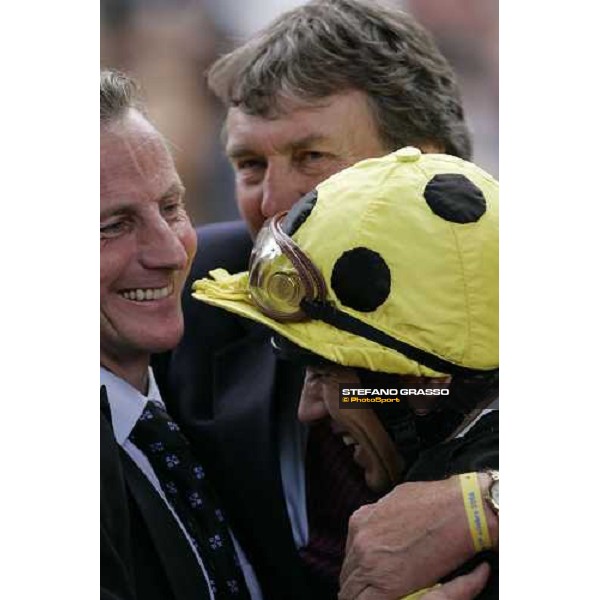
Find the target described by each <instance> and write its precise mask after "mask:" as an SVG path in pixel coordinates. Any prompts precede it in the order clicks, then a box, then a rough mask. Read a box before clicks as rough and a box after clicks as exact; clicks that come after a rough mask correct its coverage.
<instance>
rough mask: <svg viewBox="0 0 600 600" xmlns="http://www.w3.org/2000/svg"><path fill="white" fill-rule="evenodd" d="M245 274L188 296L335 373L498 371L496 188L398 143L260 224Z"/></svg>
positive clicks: (216, 277) (218, 278) (454, 161)
mask: <svg viewBox="0 0 600 600" xmlns="http://www.w3.org/2000/svg"><path fill="white" fill-rule="evenodd" d="M269 231H271V232H272V233H273V237H269ZM277 232H279V233H277ZM286 234H287V235H288V236H289V242H290V244H287V243H286V242H285V236H286ZM282 236H283V242H282V241H281V239H282ZM278 240H279V241H278ZM282 244H283V245H284V246H285V245H288V246H289V245H291V246H292V256H290V252H289V251H287V250H286V251H281V248H279V247H278V246H279V245H282ZM293 247H296V249H297V251H298V253H299V254H300V256H301V258H300V259H298V258H297V257H296V258H294V255H293V254H294V252H293ZM302 257H304V258H302ZM298 260H300V262H301V263H302V262H303V261H304V262H306V261H307V262H309V263H312V265H309V266H310V267H311V269H312V270H316V271H317V272H318V274H319V275H318V279H319V280H320V283H319V285H316V284H315V285H312V284H311V281H310V280H311V278H312V279H314V277H313V276H312V275H311V272H312V271H311V269H309V270H308V273H306V272H304V271H305V269H303V268H302V265H300V267H299V266H298V264H297V263H298ZM257 265H258V266H257ZM265 265H266V266H265ZM251 270H252V275H251V277H250V278H249V274H248V272H244V273H238V274H237V275H229V274H228V273H227V272H226V271H224V270H222V269H219V270H216V271H213V272H211V276H212V277H213V279H203V280H200V281H196V282H195V283H194V285H193V296H194V297H195V298H197V299H198V300H201V301H203V302H207V303H209V304H212V305H215V306H220V307H222V308H224V309H226V310H228V311H230V312H233V313H236V314H238V315H241V316H243V317H247V318H250V319H253V320H255V321H258V322H260V323H263V324H265V325H266V326H268V327H270V328H271V329H272V330H273V331H275V332H277V333H279V334H280V335H282V336H283V337H285V338H287V339H288V340H290V341H291V342H293V343H294V344H296V345H298V346H300V347H301V348H303V349H306V350H309V351H310V352H313V353H315V354H318V355H320V356H322V357H324V358H325V359H327V360H330V361H332V362H335V363H337V364H341V365H345V366H351V367H362V368H365V369H368V370H371V371H382V372H389V373H398V374H406V375H418V376H436V375H439V374H441V373H455V374H459V373H460V374H476V373H485V372H489V371H494V370H496V369H497V368H498V362H499V360H498V182H497V181H496V180H495V179H494V178H493V177H491V176H490V175H488V174H487V173H486V172H485V171H483V170H482V169H480V168H479V167H477V166H476V165H474V164H472V163H469V162H467V161H464V160H461V159H459V158H456V157H453V156H447V155H443V154H422V153H421V152H420V151H419V150H418V149H416V148H412V147H406V148H402V149H401V150H398V151H396V152H393V153H392V154H389V155H387V156H384V157H382V158H375V159H369V160H364V161H361V162H359V163H357V164H356V165H354V166H352V167H350V168H348V169H345V170H344V171H341V172H339V173H337V174H336V175H333V176H332V177H330V178H329V179H327V180H326V181H324V182H323V183H321V184H320V185H318V186H317V188H316V190H315V191H313V192H312V193H311V194H308V195H307V196H305V197H304V198H303V199H302V200H300V201H299V202H298V203H297V204H296V205H295V206H294V207H293V208H292V210H291V211H290V212H289V213H288V214H287V215H286V216H285V217H284V218H283V217H280V218H279V219H276V220H275V221H274V222H271V223H269V224H267V226H266V227H265V229H264V232H262V233H261V234H259V237H258V238H257V240H256V244H255V250H254V252H253V257H252V259H251ZM282 284H283V285H282ZM317 288H319V289H318V290H317ZM321 288H322V289H321ZM315 290H317V291H315ZM278 295H279V298H278V297H277V296H278ZM270 296H273V297H274V298H275V300H277V302H275V303H274V305H273V306H275V309H273V310H271V309H270V308H269V306H268V304H269V303H268V298H269V297H270ZM265 298H267V300H266V301H265ZM278 302H279V304H278ZM286 302H287V303H288V305H289V306H291V308H290V316H289V318H288V317H287V316H286V313H285V310H284V311H282V310H279V308H278V307H280V306H284V305H285V304H286ZM299 314H300V316H298V315H299Z"/></svg>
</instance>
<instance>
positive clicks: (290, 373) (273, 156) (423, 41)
mask: <svg viewBox="0 0 600 600" xmlns="http://www.w3.org/2000/svg"><path fill="white" fill-rule="evenodd" d="M209 84H210V86H211V87H212V89H213V90H214V91H215V93H216V94H217V95H218V96H219V97H220V98H221V100H222V101H223V102H224V104H225V105H226V106H227V108H228V113H227V121H226V125H225V137H226V151H227V154H228V156H229V158H230V160H231V163H232V166H233V169H234V172H235V179H236V195H237V201H238V206H239V209H240V212H241V214H242V216H243V217H244V220H245V222H246V226H247V228H248V230H249V231H250V235H251V236H255V235H256V233H257V232H258V230H259V229H260V227H261V226H262V224H263V222H264V221H265V220H266V219H268V218H270V217H273V216H274V215H276V214H277V213H279V212H281V211H285V210H288V209H289V208H290V207H291V206H292V205H293V204H294V203H295V202H296V201H297V200H298V199H299V198H301V197H302V196H304V195H305V194H307V193H308V192H310V191H311V190H312V189H313V188H314V187H315V186H316V185H317V184H318V183H320V182H321V181H323V180H324V179H326V178H327V177H329V176H330V175H332V174H334V173H336V172H337V171H339V170H341V169H343V168H345V167H348V166H350V165H352V164H354V163H355V162H357V161H359V160H362V159H365V158H369V157H376V156H382V155H384V154H387V153H388V152H390V151H392V150H395V149H397V148H400V147H403V146H408V145H412V146H416V147H418V148H420V149H421V150H422V151H424V152H446V153H449V154H454V155H457V156H460V157H462V158H467V159H468V158H470V153H471V143H470V138H469V134H468V132H467V128H466V125H465V121H464V116H463V111H462V104H461V99H460V95H459V92H458V87H457V84H456V78H455V76H454V73H453V72H452V69H451V68H450V66H449V65H448V63H447V61H446V60H445V59H444V58H443V57H442V56H441V54H440V53H439V51H438V50H437V48H436V47H435V45H434V43H433V42H432V40H431V38H430V36H429V35H428V34H427V33H426V32H425V31H424V30H423V29H422V28H421V27H420V26H418V25H417V24H416V23H415V22H414V21H413V19H412V18H410V17H409V16H408V15H406V14H405V13H403V12H401V11H398V10H394V9H391V8H385V7H383V6H381V5H379V4H378V3H377V2H373V1H369V2H367V1H364V0H313V1H312V2H309V3H307V4H306V5H304V6H301V7H299V8H297V9H294V10H292V11H289V12H288V13H286V14H284V15H282V16H281V17H280V18H279V19H277V20H276V21H274V22H273V23H272V24H271V25H270V26H269V27H267V28H266V29H265V30H264V31H263V32H262V33H260V34H258V35H257V36H256V37H254V38H253V39H251V40H249V41H248V42H247V43H246V44H244V45H243V46H241V47H240V48H238V49H237V50H235V51H234V52H232V53H230V54H228V55H226V56H224V57H222V58H221V59H220V60H219V61H217V63H216V64H215V65H214V66H213V68H212V69H211V71H210V73H209ZM348 227H352V223H348ZM199 236H200V239H201V243H202V245H203V252H202V253H200V255H199V257H198V259H197V260H196V261H195V263H194V265H193V266H192V272H191V276H190V280H191V281H193V280H195V279H200V278H202V277H204V276H205V275H206V274H207V273H208V271H210V270H211V269H214V268H216V267H224V268H226V269H227V270H228V271H230V272H238V271H243V270H245V269H246V268H247V261H248V256H249V253H250V249H251V246H252V243H251V239H250V238H249V237H248V234H247V231H246V230H245V228H244V227H243V225H241V224H239V223H238V224H217V225H213V226H208V227H204V228H201V229H200V231H199ZM183 307H184V313H185V317H186V331H185V334H184V337H183V340H182V343H181V344H180V345H179V346H178V347H177V348H176V349H175V350H174V352H173V353H172V355H171V357H170V359H169V362H168V364H167V363H166V362H163V363H161V364H160V365H159V364H157V368H160V369H161V374H162V377H163V379H164V380H165V389H167V387H168V388H170V394H171V398H172V403H171V404H170V406H171V407H172V412H173V414H175V415H176V416H177V417H178V418H179V419H180V420H181V422H183V423H185V424H186V426H187V427H188V431H189V432H190V435H193V436H194V439H195V440H197V442H198V444H199V445H201V446H202V445H206V447H207V448H210V449H211V454H210V459H211V461H212V464H213V467H214V468H213V470H214V471H215V472H217V473H218V474H219V475H220V477H219V479H218V481H217V483H218V486H219V489H221V490H223V494H224V501H225V502H227V501H228V499H234V498H236V497H237V498H239V497H243V498H244V499H245V501H244V502H243V503H242V502H235V503H230V504H227V505H226V508H227V509H228V512H229V514H230V517H231V519H232V521H233V522H234V525H236V526H237V527H240V530H244V531H245V532H247V539H249V540H260V543H255V542H251V548H249V552H251V555H252V557H253V559H254V558H256V562H255V563H254V564H255V566H256V568H257V571H258V572H259V577H260V574H261V572H262V573H263V574H268V575H269V576H270V580H271V582H272V585H273V589H277V590H278V591H279V595H277V596H274V597H278V598H298V599H300V598H318V597H320V596H319V591H318V590H316V589H315V587H314V578H313V577H312V575H311V566H310V565H309V564H308V563H307V561H306V560H302V559H301V558H300V554H299V552H298V550H299V549H302V548H306V547H307V546H308V545H310V542H311V533H312V532H311V520H312V519H311V517H312V515H311V514H307V510H306V504H305V495H306V494H305V492H306V485H307V483H306V482H307V481H310V480H315V479H317V478H321V479H323V478H325V479H326V478H327V477H328V474H327V473H326V472H322V473H315V472H305V468H304V456H305V453H306V451H307V446H308V448H309V450H310V451H314V448H313V447H312V446H313V445H314V444H315V443H321V442H319V441H316V440H314V439H311V436H310V434H308V432H307V430H306V429H305V428H303V427H302V426H301V425H299V424H298V423H297V421H296V418H295V412H296V404H297V400H298V398H299V392H300V389H301V386H302V380H303V372H302V370H301V369H298V368H297V367H294V366H292V365H290V364H288V363H285V362H282V361H279V360H277V359H276V358H275V357H274V355H273V353H272V349H271V345H270V334H269V332H268V331H267V330H265V329H264V328H262V327H260V326H258V325H256V324H249V323H247V322H244V321H243V320H241V319H237V318H236V317H233V316H231V315H227V314H225V313H224V312H222V311H220V310H218V309H215V308H212V307H210V306H205V305H202V304H200V303H198V302H195V301H194V300H192V299H191V298H190V297H189V294H188V293H187V290H186V293H184V299H183ZM167 382H168V386H167V385H166V383H167ZM320 450H323V451H325V449H317V452H318V451H320ZM315 468H317V469H318V468H319V465H316V467H315ZM323 468H325V467H324V466H323ZM490 484H491V481H490V479H489V476H488V475H486V474H481V475H480V486H481V488H482V490H483V492H484V493H486V492H487V488H488V487H489V486H490ZM324 501H327V499H324ZM359 506H360V503H357V504H356V508H358V507H359ZM489 518H490V520H492V521H493V525H494V530H495V525H496V523H497V521H494V520H495V519H496V520H497V517H496V515H495V514H491V515H490V517H489ZM474 554H475V551H474V547H473V542H472V539H471V536H470V533H469V530H468V526H467V521H466V518H465V511H464V506H463V500H462V495H461V491H460V486H459V483H458V481H457V479H456V478H451V479H447V480H444V481H437V482H431V483H411V484H407V485H401V486H399V487H397V488H396V489H395V490H393V491H392V492H390V493H389V494H388V495H387V496H386V497H384V498H383V499H382V500H380V501H379V502H377V503H375V504H368V505H366V506H363V507H362V508H360V509H359V510H358V511H357V512H356V513H355V514H354V516H353V517H352V518H351V520H350V523H349V532H348V543H347V547H346V561H345V563H344V567H343V569H342V572H341V592H340V598H343V599H344V600H347V599H350V598H360V599H362V600H365V599H367V598H369V599H371V600H375V599H377V600H379V599H386V600H387V599H389V600H392V599H395V598H397V597H399V596H401V595H403V594H405V593H407V592H408V591H410V590H414V589H417V588H420V587H424V586H426V585H429V584H432V583H434V582H436V581H438V580H439V579H440V578H441V577H443V576H444V575H446V574H448V573H449V572H451V571H452V570H453V569H455V568H456V567H458V566H459V565H460V564H462V563H463V562H465V560H466V559H467V558H469V557H470V556H472V555H474ZM323 560H324V561H327V560H328V559H327V556H324V557H323ZM313 564H314V561H313ZM436 593H437V592H436ZM441 593H443V592H441ZM472 593H473V594H474V593H475V592H472ZM457 597H458V596H457ZM460 597H461V598H462V597H465V598H467V597H472V596H460Z"/></svg>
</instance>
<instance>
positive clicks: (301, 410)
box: [298, 390, 329, 423]
mask: <svg viewBox="0 0 600 600" xmlns="http://www.w3.org/2000/svg"><path fill="white" fill-rule="evenodd" d="M327 415H329V411H328V410H327V406H326V405H325V402H324V401H323V400H322V398H320V397H315V396H314V395H313V394H308V393H306V392H305V390H303V392H302V395H301V396H300V402H299V403H298V420H299V421H300V422H302V423H313V422H314V421H320V420H321V419H324V418H325V417H326V416H327Z"/></svg>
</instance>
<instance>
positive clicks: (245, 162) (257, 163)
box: [234, 158, 265, 171]
mask: <svg viewBox="0 0 600 600" xmlns="http://www.w3.org/2000/svg"><path fill="white" fill-rule="evenodd" d="M234 166H235V168H236V170H238V171H256V170H258V169H262V168H264V166H265V163H264V161H262V160H260V159H258V158H244V159H240V160H237V161H235V163H234Z"/></svg>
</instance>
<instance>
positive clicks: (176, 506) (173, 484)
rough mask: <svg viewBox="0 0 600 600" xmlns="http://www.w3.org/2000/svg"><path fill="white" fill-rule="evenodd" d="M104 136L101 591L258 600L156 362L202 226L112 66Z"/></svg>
mask: <svg viewBox="0 0 600 600" xmlns="http://www.w3.org/2000/svg"><path fill="white" fill-rule="evenodd" d="M100 139H101V148H100V192H101V201H100V380H101V419H100V434H101V472H100V477H101V488H100V495H101V508H100V535H101V597H102V598H106V599H107V600H108V599H123V600H125V599H127V600H135V599H140V600H142V599H143V600H152V599H156V600H169V599H173V600H188V599H189V600H192V599H195V600H199V599H202V598H206V599H211V600H212V599H214V600H218V599H224V600H225V599H230V598H236V599H238V598H239V599H246V600H250V599H253V600H258V599H260V598H262V594H261V592H260V589H259V587H258V584H257V582H256V580H255V577H254V572H253V570H252V568H251V567H250V565H249V563H248V561H247V560H246V558H245V555H244V553H243V551H242V550H241V548H240V546H239V544H238V542H237V541H236V539H235V538H234V537H233V534H232V533H231V532H230V530H229V527H228V524H227V521H226V516H225V513H224V511H223V510H222V507H221V504H220V502H219V499H218V498H217V496H216V494H215V493H214V491H213V489H212V487H211V484H210V483H209V481H208V479H209V476H208V474H207V473H206V472H205V471H204V467H203V463H202V462H200V461H199V458H198V456H197V454H195V453H194V452H193V451H192V449H191V446H190V444H189V443H188V441H187V439H186V438H185V436H184V435H183V434H182V433H181V431H180V430H179V427H178V426H177V424H175V423H174V422H173V421H172V420H171V418H170V416H169V415H168V413H167V412H166V411H165V409H164V405H163V403H162V399H161V394H160V391H159V389H158V387H157V385H156V382H155V380H154V376H153V373H152V369H151V368H150V355H151V353H154V352H162V351H165V350H169V349H170V348H172V347H174V346H175V344H177V342H178V341H179V339H180V337H181V335H182V333H183V315H182V310H181V302H180V297H181V292H182V289H183V285H184V282H185V279H186V277H187V274H188V272H189V268H190V265H191V262H192V259H193V257H194V254H195V252H196V235H195V232H194V229H193V228H192V226H191V224H190V221H189V219H188V216H187V214H186V211H185V207H184V203H183V196H184V188H183V185H182V183H181V181H180V179H179V176H178V174H177V172H176V170H175V167H174V163H173V159H172V157H171V154H170V152H169V150H168V149H167V145H166V143H165V140H164V139H163V137H162V136H161V135H160V133H159V132H158V131H157V130H156V129H155V128H154V126H153V125H152V124H151V123H150V122H149V120H148V119H147V117H146V116H145V115H144V113H143V109H142V107H141V106H140V104H139V102H138V100H137V96H136V86H135V84H134V83H133V82H132V81H131V80H130V79H128V78H127V77H125V76H123V75H121V74H118V73H116V72H112V71H104V72H102V73H101V75H100Z"/></svg>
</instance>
